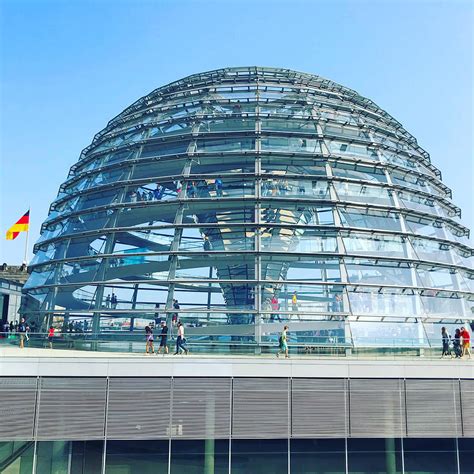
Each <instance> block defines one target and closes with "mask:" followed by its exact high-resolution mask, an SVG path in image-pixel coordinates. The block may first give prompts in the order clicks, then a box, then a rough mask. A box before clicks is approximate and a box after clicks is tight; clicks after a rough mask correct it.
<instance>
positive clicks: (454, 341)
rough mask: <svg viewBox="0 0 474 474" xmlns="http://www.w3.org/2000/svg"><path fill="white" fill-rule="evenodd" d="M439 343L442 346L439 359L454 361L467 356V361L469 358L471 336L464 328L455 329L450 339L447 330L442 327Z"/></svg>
mask: <svg viewBox="0 0 474 474" xmlns="http://www.w3.org/2000/svg"><path fill="white" fill-rule="evenodd" d="M441 342H442V344H443V352H442V354H441V358H444V357H446V356H447V357H451V358H456V359H461V358H462V357H464V356H468V357H469V359H470V358H471V335H470V333H469V331H468V330H467V329H466V328H465V327H464V326H463V327H462V328H460V329H459V328H457V329H456V330H455V331H454V336H452V337H451V335H450V334H449V333H448V330H447V329H446V328H445V327H442V328H441ZM451 347H452V351H451Z"/></svg>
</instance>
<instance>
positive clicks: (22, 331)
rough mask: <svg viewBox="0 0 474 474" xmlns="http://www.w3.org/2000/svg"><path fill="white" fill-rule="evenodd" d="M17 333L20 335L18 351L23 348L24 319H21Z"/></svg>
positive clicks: (24, 335)
mask: <svg viewBox="0 0 474 474" xmlns="http://www.w3.org/2000/svg"><path fill="white" fill-rule="evenodd" d="M18 332H19V333H20V349H23V348H24V347H25V337H26V321H25V318H21V320H20V324H19V325H18Z"/></svg>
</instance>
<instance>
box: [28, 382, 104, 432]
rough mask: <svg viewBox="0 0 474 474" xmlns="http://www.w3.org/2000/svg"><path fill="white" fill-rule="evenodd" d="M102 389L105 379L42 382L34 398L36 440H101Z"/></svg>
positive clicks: (102, 428)
mask: <svg viewBox="0 0 474 474" xmlns="http://www.w3.org/2000/svg"><path fill="white" fill-rule="evenodd" d="M106 387H107V384H106V379H105V378H89V377H87V378H56V377H47V378H42V379H41V381H40V393H39V398H38V399H39V407H38V426H37V437H38V439H39V440H48V439H49V440H74V439H78V440H88V439H100V438H103V437H104V424H105V405H106Z"/></svg>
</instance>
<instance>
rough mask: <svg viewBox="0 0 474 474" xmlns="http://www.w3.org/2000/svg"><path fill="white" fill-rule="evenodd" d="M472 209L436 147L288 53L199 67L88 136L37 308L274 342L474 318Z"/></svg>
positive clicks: (46, 232)
mask: <svg viewBox="0 0 474 474" xmlns="http://www.w3.org/2000/svg"><path fill="white" fill-rule="evenodd" d="M459 216H460V209H459V208H458V207H456V206H455V205H454V204H453V203H452V201H451V191H450V190H449V189H448V188H447V187H446V186H445V185H444V184H443V183H442V181H441V173H440V171H439V170H438V169H437V168H436V167H435V166H433V165H432V164H431V162H430V157H429V154H428V153H427V152H426V151H424V150H423V149H422V148H420V146H419V145H418V144H417V141H416V139H415V138H414V137H413V136H412V135H410V134H409V133H408V132H407V131H405V130H404V129H403V127H402V126H401V124H400V123H399V122H397V121H396V120H395V119H394V118H392V117H391V116H390V115H389V114H387V113H386V112H385V111H383V110H382V109H380V108H379V107H378V106H377V105H376V104H374V103H373V102H372V101H370V100H369V99H366V98H364V97H361V96H360V95H359V94H357V93H356V92H355V91H353V90H350V89H348V88H345V87H342V86H340V85H338V84H336V83H334V82H332V81H329V80H327V79H323V78H321V77H319V76H314V75H310V74H304V73H299V72H295V71H291V70H288V69H272V68H263V67H242V68H227V69H220V70H216V71H211V72H205V73H202V74H195V75H192V76H189V77H187V78H184V79H181V80H179V81H176V82H173V83H171V84H169V85H166V86H164V87H160V88H159V89H156V90H154V91H153V92H151V93H150V94H148V95H147V96H145V97H143V98H141V99H139V100H138V101H136V102H135V103H133V104H132V105H131V106H130V107H128V108H126V109H125V110H124V111H123V112H122V113H121V114H119V115H118V116H117V117H115V118H114V119H112V120H111V121H110V122H109V124H108V125H107V127H105V128H104V129H103V130H102V131H100V132H99V133H98V134H97V135H96V136H95V137H94V139H93V141H92V143H91V145H89V146H88V147H87V148H86V149H84V150H83V152H82V153H81V155H80V158H79V161H78V162H77V163H76V164H74V165H73V166H72V167H71V169H70V171H69V175H68V178H67V180H66V181H65V182H64V183H63V184H62V185H61V186H60V189H59V194H58V196H57V198H56V200H55V201H54V202H53V203H52V205H51V208H50V213H49V216H48V218H47V220H46V221H45V222H44V224H43V226H42V230H41V237H40V239H39V241H38V242H37V243H36V245H35V250H34V252H35V257H34V259H33V261H32V262H31V264H30V268H31V276H30V278H29V280H28V282H27V284H26V286H25V290H26V292H27V297H26V298H25V300H24V304H23V311H24V313H25V314H26V315H27V317H29V318H37V319H39V321H40V322H41V323H42V324H43V325H46V324H50V322H51V320H52V318H53V317H55V318H57V317H60V316H62V317H64V320H65V321H66V320H67V319H71V318H72V319H74V318H75V319H81V320H83V321H88V324H87V323H86V327H89V328H90V329H94V330H97V331H98V330H100V329H104V328H107V327H114V328H120V329H124V328H126V329H133V328H134V327H138V323H137V322H138V321H139V320H145V321H146V320H153V319H154V320H156V319H165V318H166V319H167V320H168V321H170V320H171V319H172V318H173V317H176V315H178V317H179V318H180V319H181V320H182V321H184V322H185V324H187V325H188V326H195V327H207V328H209V327H210V326H220V329H219V328H218V329H216V330H215V331H216V334H221V333H222V334H234V333H235V334H241V335H242V334H245V335H248V336H252V335H253V336H255V338H256V339H257V341H260V340H262V337H263V338H264V337H265V334H270V333H271V332H272V331H274V332H275V331H276V330H277V329H276V326H278V327H280V326H281V324H279V323H280V321H290V322H291V323H292V330H293V331H295V334H298V331H301V334H304V333H305V332H306V333H308V331H309V333H310V334H311V331H316V332H318V331H319V334H326V333H328V331H329V332H330V333H331V332H332V334H333V335H334V334H335V335H337V336H340V337H348V336H350V337H351V338H352V339H353V340H354V341H357V340H362V338H373V341H374V343H376V339H377V338H381V337H382V338H383V337H385V336H387V335H389V336H393V335H397V336H400V337H404V336H406V337H407V338H410V337H412V336H413V335H416V337H419V335H420V334H422V333H423V332H425V333H426V332H429V331H431V330H432V325H433V323H439V322H442V323H443V324H447V323H450V322H452V323H455V322H456V321H466V320H470V319H471V318H472V312H471V307H472V306H473V304H474V303H473V301H472V299H473V286H474V285H473V278H474V274H473V271H472V269H471V268H472V265H471V264H470V261H472V259H471V256H472V249H471V248H470V247H469V243H468V241H467V236H468V233H469V231H468V229H466V228H465V227H463V226H462V225H461V224H460V222H459V219H458V218H459ZM176 301H177V303H176ZM229 325H233V327H232V328H230V329H229ZM324 331H326V333H324ZM436 331H438V329H436Z"/></svg>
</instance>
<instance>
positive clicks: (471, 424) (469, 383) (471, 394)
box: [461, 380, 474, 438]
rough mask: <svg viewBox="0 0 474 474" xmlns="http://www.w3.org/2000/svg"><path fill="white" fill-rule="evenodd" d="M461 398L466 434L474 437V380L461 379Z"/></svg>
mask: <svg viewBox="0 0 474 474" xmlns="http://www.w3.org/2000/svg"><path fill="white" fill-rule="evenodd" d="M461 400H462V425H463V432H464V436H466V437H469V438H474V380H461Z"/></svg>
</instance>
